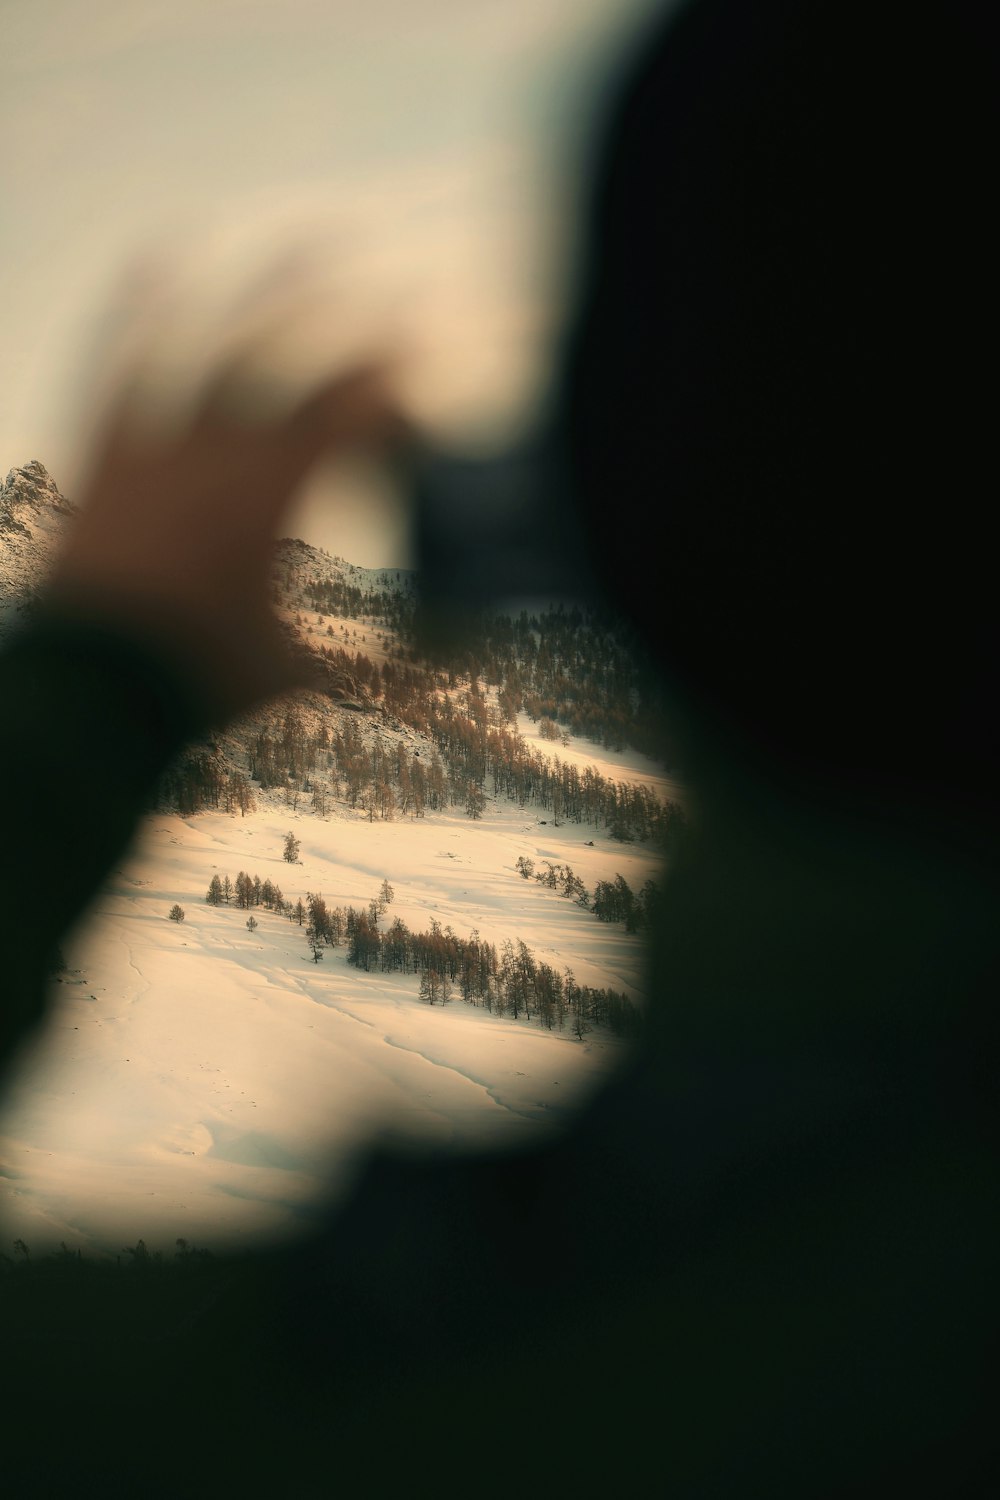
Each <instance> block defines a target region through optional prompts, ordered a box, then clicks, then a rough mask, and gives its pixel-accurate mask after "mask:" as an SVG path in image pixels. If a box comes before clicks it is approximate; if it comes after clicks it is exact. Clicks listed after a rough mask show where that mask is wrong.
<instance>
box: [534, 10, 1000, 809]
mask: <svg viewBox="0 0 1000 1500" xmlns="http://www.w3.org/2000/svg"><path fill="white" fill-rule="evenodd" d="M988 55H989V49H988V47H987V45H986V37H985V22H984V21H983V19H982V16H981V14H980V13H977V10H976V8H975V7H973V6H971V5H967V4H960V5H957V6H953V7H949V9H948V12H947V15H944V14H942V13H941V11H940V10H937V11H934V12H932V11H931V9H930V8H929V7H924V6H921V5H917V6H905V7H903V6H898V5H893V4H888V5H887V4H876V5H869V4H857V3H836V4H834V3H816V4H809V5H799V4H789V3H782V0H764V3H757V4H753V5H746V4H741V3H738V0H737V3H731V0H706V3H700V4H696V5H687V6H685V7H683V8H682V9H681V11H680V13H679V14H677V15H676V16H674V15H673V12H671V15H670V16H669V17H668V19H667V21H666V22H665V23H663V24H661V27H660V31H659V35H655V36H654V37H653V38H652V39H651V38H649V37H644V38H643V39H642V45H641V47H640V48H639V50H638V56H637V60H636V63H635V66H634V67H633V68H632V70H631V72H630V74H629V76H628V77H627V79H626V82H625V87H624V88H622V89H620V90H619V91H618V92H617V95H616V99H615V102H614V108H613V110H612V112H611V118H610V120H609V122H608V128H607V130H606V132H605V134H604V136H603V144H602V154H601V160H600V164H599V168H598V170H597V172H596V174H595V186H594V192H593V195H592V199H591V209H590V221H589V224H588V226H587V237H586V240H585V252H586V254H587V256H588V259H587V261H586V265H585V268H584V275H583V295H582V298H581V303H580V311H579V316H578V318H577V320H576V322H575V325H574V326H573V328H572V330H571V335H570V337H569V339H568V341H567V350H566V369H567V379H566V400H565V405H564V407H563V411H562V420H563V423H564V428H565V433H566V437H567V447H568V452H569V456H570V463H571V465H572V468H573V476H574V478H573V486H574V490H575V493H576V495H577V497H578V499H579V503H580V505H581V508H582V512H583V517H584V529H585V531H586V533H587V535H588V537H589V539H590V542H591V547H592V554H593V561H594V565H595V567H596V568H597V570H598V572H599V574H600V576H601V577H602V579H603V580H604V583H605V585H606V587H607V589H608V590H609V592H610V594H611V595H612V597H614V598H615V600H616V601H617V603H618V604H619V605H620V606H621V607H622V608H623V609H624V610H625V611H626V612H627V613H629V614H631V615H632V616H633V617H634V618H635V619H636V621H637V623H638V625H639V626H640V629H641V631H642V633H643V635H644V636H645V638H646V640H647V642H648V643H649V644H651V646H652V647H653V649H654V651H655V653H656V655H657V657H658V658H659V660H660V661H661V662H662V663H664V664H666V665H667V666H668V668H669V671H670V673H671V674H672V676H673V677H674V678H675V680H676V683H677V685H678V688H679V690H680V692H681V694H682V696H684V697H686V699H687V701H688V702H689V704H690V706H691V707H692V708H693V709H694V710H695V712H696V715H697V717H698V718H699V720H701V721H702V722H703V723H704V724H705V725H706V726H708V725H711V726H714V732H716V733H717V734H723V735H724V736H725V737H726V739H727V741H728V742H729V743H730V744H733V743H736V744H739V745H740V746H741V747H742V749H743V752H744V753H745V754H746V755H747V756H748V757H749V758H751V759H753V758H755V757H758V758H759V760H760V764H761V765H763V766H765V767H770V768H771V771H772V772H773V771H774V770H778V771H779V772H780V775H781V776H782V777H783V778H786V779H787V778H793V779H794V778H798V779H799V780H800V782H802V783H804V784H805V785H807V786H809V787H810V788H812V789H813V790H815V788H817V787H819V786H820V785H826V786H832V785H833V784H837V785H838V786H839V787H840V788H841V789H842V790H846V791H847V792H848V794H849V796H850V797H852V798H857V799H860V800H861V801H873V802H874V803H877V804H879V805H881V806H883V807H885V808H888V807H889V806H890V805H891V804H895V805H897V806H898V807H904V806H909V805H911V804H912V802H913V801H914V800H915V799H917V798H920V799H921V800H923V801H925V802H926V803H927V804H928V805H936V806H937V808H938V809H939V811H940V813H941V814H942V816H943V817H944V818H945V819H946V820H947V819H951V818H953V817H954V816H955V815H956V814H958V815H959V817H961V816H964V815H966V814H967V812H968V810H969V808H970V806H971V804H972V802H973V801H976V802H977V803H978V802H979V800H980V799H981V798H982V797H983V795H984V794H985V792H986V787H985V779H986V769H987V759H988V756H990V755H991V749H990V750H988V749H987V736H986V723H985V718H986V708H985V696H986V695H985V692H984V678H985V672H986V661H987V651H988V645H987V630H986V621H987V612H986V597H987V587H988V585H987V574H986V568H987V563H986V556H985V553H984V548H983V544H982V538H981V536H980V537H978V539H977V532H978V517H979V514H980V509H981V498H980V494H981V482H982V481H981V474H982V472H983V465H984V462H985V458H986V455H985V442H986V432H987V431H988V427H987V424H986V420H985V393H984V389H983V386H982V384H981V375H980V369H981V364H980V362H979V361H978V360H976V359H975V357H974V356H975V346H976V343H977V340H978V337H979V330H980V329H981V327H982V322H983V318H984V316H985V305H984V303H985V293H986V287H987V286H988V284H989V280H990V279H991V278H990V274H989V272H988V269H987V268H988V265H989V255H990V251H989V249H988V245H989V236H988V235H987V231H986V204H985V196H986V195H985V192H984V185H985V182H986V180H987V178H986V176H985V150H986V145H985V143H986V141H987V139H988V138H989V132H988V130H987V123H986V115H987V101H988V98H989V87H990V85H989V78H988V64H987V58H988Z"/></svg>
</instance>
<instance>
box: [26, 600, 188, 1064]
mask: <svg viewBox="0 0 1000 1500" xmlns="http://www.w3.org/2000/svg"><path fill="white" fill-rule="evenodd" d="M0 705H2V710H0V786H2V788H3V794H4V798H5V802H6V808H5V815H4V822H5V825H6V837H5V838H4V846H3V855H2V858H0V910H2V912H3V916H4V922H5V929H6V940H5V944H4V946H5V954H4V959H3V980H2V984H0V1068H3V1067H6V1066H7V1064H8V1062H9V1060H10V1057H11V1054H12V1052H13V1051H14V1049H15V1048H16V1047H17V1046H18V1045H19V1043H20V1042H21V1041H22V1040H23V1039H24V1037H25V1036H26V1035H27V1033H28V1032H29V1031H31V1030H32V1029H33V1028H34V1027H35V1026H36V1025H37V1023H38V1022H39V1021H40V1020H41V1018H42V1016H43V1013H44V1010H45V1007H46V995H47V990H48V985H49V979H50V975H51V972H52V969H53V967H54V965H55V962H56V957H57V953H58V949H59V944H60V943H61V941H62V939H63V938H64V936H65V935H66V933H67V932H68V931H69V929H70V928H71V927H72V926H73V923H74V922H75V921H76V920H77V918H78V917H79V916H80V914H81V913H82V911H83V910H84V908H85V906H86V905H87V903H88V901H90V899H91V898H92V897H93V896H94V894H95V892H96V891H97V889H98V888H99V886H100V884H101V881H102V880H104V878H105V877H106V876H107V874H108V872H109V870H110V869H111V868H112V866H113V865H114V863H115V861H116V860H117V859H119V858H120V857H121V855H122V853H123V851H124V850H125V848H126V847H127V845H128V843H129V840H130V839H131V837H132V835H133V833H134V832H135V829H136V825H137V823H138V821H139V819H140V817H141V815H142V813H143V812H144V811H145V810H146V809H147V808H148V806H149V805H150V802H151V799H152V797H153V794H154V791H155V787H156V783H157V779H158V777H159V775H160V773H161V772H162V771H163V770H164V768H165V767H166V765H167V764H168V762H169V760H170V758H171V756H172V755H173V754H175V753H176V751H177V750H178V749H180V747H181V746H182V745H183V743H184V742H185V740H187V739H189V738H191V737H192V736H193V735H194V734H196V733H197V732H198V731H199V729H201V728H203V725H202V724H201V723H199V719H200V715H199V712H198V708H197V705H196V703H195V701H194V700H193V698H191V697H190V696H189V694H188V692H187V690H186V689H185V687H184V685H183V682H182V680H181V679H180V677H179V676H178V675H177V674H175V673H174V672H173V671H172V670H171V668H170V666H169V665H168V664H167V663H165V662H164V661H163V660H161V659H159V658H158V657H157V656H156V655H154V654H151V653H148V652H146V651H145V650H144V649H142V648H141V647H140V646H139V645H138V644H137V643H135V642H134V641H132V640H130V639H128V638H127V637H126V636H124V635H119V634H117V633H115V632H114V631H111V630H109V629H107V628H105V627H99V626H96V625H92V624H89V623H87V622H85V621H81V620H78V619H77V620H74V619H73V618H72V617H61V616H59V615H57V614H56V613H54V612H51V611H50V612H49V613H47V614H46V615H44V616H43V617H40V618H38V619H37V620H36V621H35V622H34V623H33V624H32V625H31V626H30V627H29V628H28V629H26V630H24V631H23V632H21V633H20V634H19V635H17V636H16V637H15V638H14V639H13V640H12V641H11V642H10V644H9V645H7V646H6V647H5V649H4V650H3V651H0Z"/></svg>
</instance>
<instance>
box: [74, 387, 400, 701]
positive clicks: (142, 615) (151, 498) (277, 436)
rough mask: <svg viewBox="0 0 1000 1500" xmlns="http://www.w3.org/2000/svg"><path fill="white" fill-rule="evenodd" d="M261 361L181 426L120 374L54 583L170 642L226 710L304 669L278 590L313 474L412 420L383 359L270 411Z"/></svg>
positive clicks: (159, 644)
mask: <svg viewBox="0 0 1000 1500" xmlns="http://www.w3.org/2000/svg"><path fill="white" fill-rule="evenodd" d="M248 369H249V366H248V363H247V361H246V359H245V358H244V359H240V358H235V359H233V360H231V361H229V362H228V363H227V364H226V366H225V368H224V369H222V370H221V371H219V372H217V373H216V375H215V376H214V377H213V379H212V380H211V381H210V383H209V386H208V388H207V389H206V391H205V392H204V394H203V395H202V396H201V398H200V400H199V401H198V403H197V405H196V407H195V409H194V410H193V412H191V413H190V414H189V415H188V417H187V418H186V420H185V421H184V422H183V423H182V424H181V425H179V426H175V428H174V429H173V430H170V431H167V430H165V429H163V428H159V429H158V428H157V427H155V426H154V425H153V424H150V423H148V422H146V423H144V422H143V421H142V420H140V419H138V418H137V414H136V410H135V403H134V401H133V400H132V393H131V387H130V386H129V384H128V383H127V382H125V383H123V384H122V387H121V388H120V390H119V391H118V393H117V394H116V396H114V397H113V398H112V400H111V402H110V404H109V408H108V413H107V415H106V417H105V419H104V421H103V423H102V424H101V426H100V427H99V430H98V432H99V435H98V438H97V441H96V442H95V444H94V447H93V450H92V457H91V461H90V465H89V472H88V473H87V475H86V477H85V480H84V485H83V491H82V494H81V495H80V497H79V498H80V501H81V511H80V514H79V516H78V518H77V520H76V523H75V525H74V527H73V528H72V530H71V533H70V536H69V538H68V540H67V543H66V545H65V548H64V551H63V554H62V556H61V558H60V560H59V563H58V565H57V568H56V570H55V573H54V575H53V578H52V580H51V584H50V589H49V595H50V600H51V602H52V603H53V604H54V605H55V606H56V607H64V608H70V609H72V610H74V611H75V612H77V613H79V614H81V615H83V616H85V617H88V618H91V619H96V620H98V621H100V622H102V623H106V624H109V625H112V626H114V627H116V628H121V629H124V630H125V631H127V632H128V633H130V634H131V635H133V636H136V637H138V638H139V639H141V640H144V641H146V642H148V643H149V644H150V645H152V646H153V647H154V648H156V649H158V650H159V651H160V652H161V653H165V654H166V655H167V656H168V657H169V658H170V659H171V660H173V662H174V663H175V664H176V665H177V666H178V667H180V668H181V670H183V671H184V672H185V673H186V674H187V675H188V677H189V679H190V681H191V684H192V686H193V687H194V688H195V690H196V692H197V693H198V694H199V696H200V697H201V698H202V699H203V702H204V706H205V710H206V712H207V713H208V715H209V716H210V717H211V718H212V720H213V721H215V722H219V721H221V720H223V719H225V718H229V717H232V716H233V715H234V714H237V713H239V712H241V711H242V710H244V709H246V708H249V707H250V706H252V705H253V704H254V703H255V702H258V701H260V700H261V699H263V698H266V697H269V696H272V695H274V694H276V693H279V692H281V691H284V690H286V689H288V688H291V687H294V686H296V685H297V683H301V682H303V681H304V680H305V679H304V678H303V676H302V668H301V667H300V666H299V667H297V666H296V663H295V660H294V658H293V656H292V654H291V652H290V650H289V647H288V644H287V643H286V641H285V639H284V637H283V633H282V630H281V627H280V625H279V622H278V619H277V617H276V615H275V614H274V611H273V610H272V608H271V604H270V588H271V565H272V558H273V544H274V541H275V539H276V536H277V535H278V527H279V523H280V522H281V520H282V518H283V516H284V515H285V513H286V511H287V510H288V508H289V506H290V505H291V503H292V501H293V499H294V498H295V495H296V492H297V489H298V487H299V485H300V484H301V482H302V480H303V479H304V478H305V476H306V475H307V473H308V472H309V470H310V469H311V468H312V467H313V465H314V464H316V463H317V461H318V460H319V459H320V458H329V457H336V456H338V455H341V454H349V453H359V452H370V453H377V452H378V451H380V450H382V449H386V448H388V447H390V446H392V445H393V444H395V443H398V442H399V441H400V439H401V438H402V437H403V435H404V432H405V423H404V420H403V418H402V416H401V415H400V413H399V410H398V407H397V406H396V404H395V403H394V401H393V399H392V397H391V395H390V392H389V382H388V377H387V374H386V369H385V366H384V365H379V364H375V363H372V364H360V365H354V366H353V367H351V368H348V369H346V370H341V371H340V372H338V373H336V374H332V375H331V376H329V377H328V378H326V379H324V380H322V381H320V382H318V383H314V384H313V386H312V388H311V389H310V390H309V391H308V392H307V393H305V394H303V395H302V396H301V398H300V399H299V400H298V401H297V402H296V403H295V404H294V405H293V406H292V407H291V408H289V405H288V403H287V402H285V403H284V404H283V407H282V409H281V411H280V413H274V414H272V415H268V414H267V412H266V411H265V412H264V413H263V414H261V413H260V411H259V410H258V411H257V412H256V413H255V414H253V415H251V414H250V411H249V410H248V405H249V403H247V402H246V401H245V400H243V399H242V398H243V396H244V394H245V389H244V387H245V383H248ZM255 404H256V405H257V406H258V407H259V403H255Z"/></svg>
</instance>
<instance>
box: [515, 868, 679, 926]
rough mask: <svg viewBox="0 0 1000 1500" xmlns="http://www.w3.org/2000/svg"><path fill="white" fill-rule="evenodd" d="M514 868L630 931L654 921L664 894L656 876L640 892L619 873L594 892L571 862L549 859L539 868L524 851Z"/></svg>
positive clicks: (595, 914) (528, 878) (600, 918)
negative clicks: (659, 901)
mask: <svg viewBox="0 0 1000 1500" xmlns="http://www.w3.org/2000/svg"><path fill="white" fill-rule="evenodd" d="M514 868H515V869H516V870H517V872H518V874H519V875H520V876H522V878H523V879H525V880H531V879H532V877H534V879H535V881H536V882H537V883H538V884H539V885H544V886H547V887H548V889H549V890H550V891H558V892H559V894H560V895H561V896H565V897H566V898H567V899H572V900H574V901H575V902H576V903H577V905H578V906H582V907H583V908H584V909H585V910H588V911H591V912H593V914H594V916H595V917H596V918H597V920H598V921H599V922H623V923H624V924H625V931H626V932H642V931H644V930H645V929H646V928H647V927H649V926H650V925H651V923H652V920H653V914H654V912H655V911H656V906H657V902H658V900H659V895H660V888H659V886H658V885H657V883H656V881H655V880H653V879H652V878H650V879H649V880H647V881H646V882H645V884H644V885H643V887H642V889H641V890H640V891H633V889H632V887H631V886H630V885H629V883H628V881H627V880H626V879H625V876H624V875H616V876H615V878H614V880H599V881H598V882H597V885H596V886H595V887H594V890H593V892H590V891H588V890H587V887H586V886H585V885H584V883H583V881H582V880H581V879H580V877H579V875H576V874H575V873H574V872H573V870H572V868H571V867H570V866H569V865H561V864H553V862H552V860H550V859H545V860H543V861H542V863H541V866H540V867H539V868H538V869H536V868H535V861H534V860H533V859H529V858H528V856H527V855H526V854H522V855H520V857H519V858H518V859H517V860H516V861H515V864H514Z"/></svg>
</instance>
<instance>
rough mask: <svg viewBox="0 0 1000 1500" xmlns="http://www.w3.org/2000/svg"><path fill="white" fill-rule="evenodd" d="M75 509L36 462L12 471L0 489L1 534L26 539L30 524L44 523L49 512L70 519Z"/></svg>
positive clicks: (46, 470) (41, 465)
mask: <svg viewBox="0 0 1000 1500" xmlns="http://www.w3.org/2000/svg"><path fill="white" fill-rule="evenodd" d="M75 509H76V507H75V506H74V505H73V503H72V501H70V500H67V499H66V496H65V495H63V494H61V493H60V490H59V486H58V485H57V484H56V482H55V480H54V479H53V478H52V475H51V474H50V473H49V471H48V469H47V468H46V467H45V465H44V464H42V463H39V462H38V459H37V458H33V459H32V460H31V462H30V463H27V464H24V465H22V467H21V468H19V469H11V470H10V471H9V472H8V474H7V478H6V479H5V480H4V482H3V484H2V485H0V531H19V532H22V533H23V534H24V535H27V534H29V530H30V521H31V520H43V519H44V518H45V516H46V514H47V513H51V512H52V511H56V512H58V514H59V515H61V516H70V515H72V514H73V512H74V510H75Z"/></svg>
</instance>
